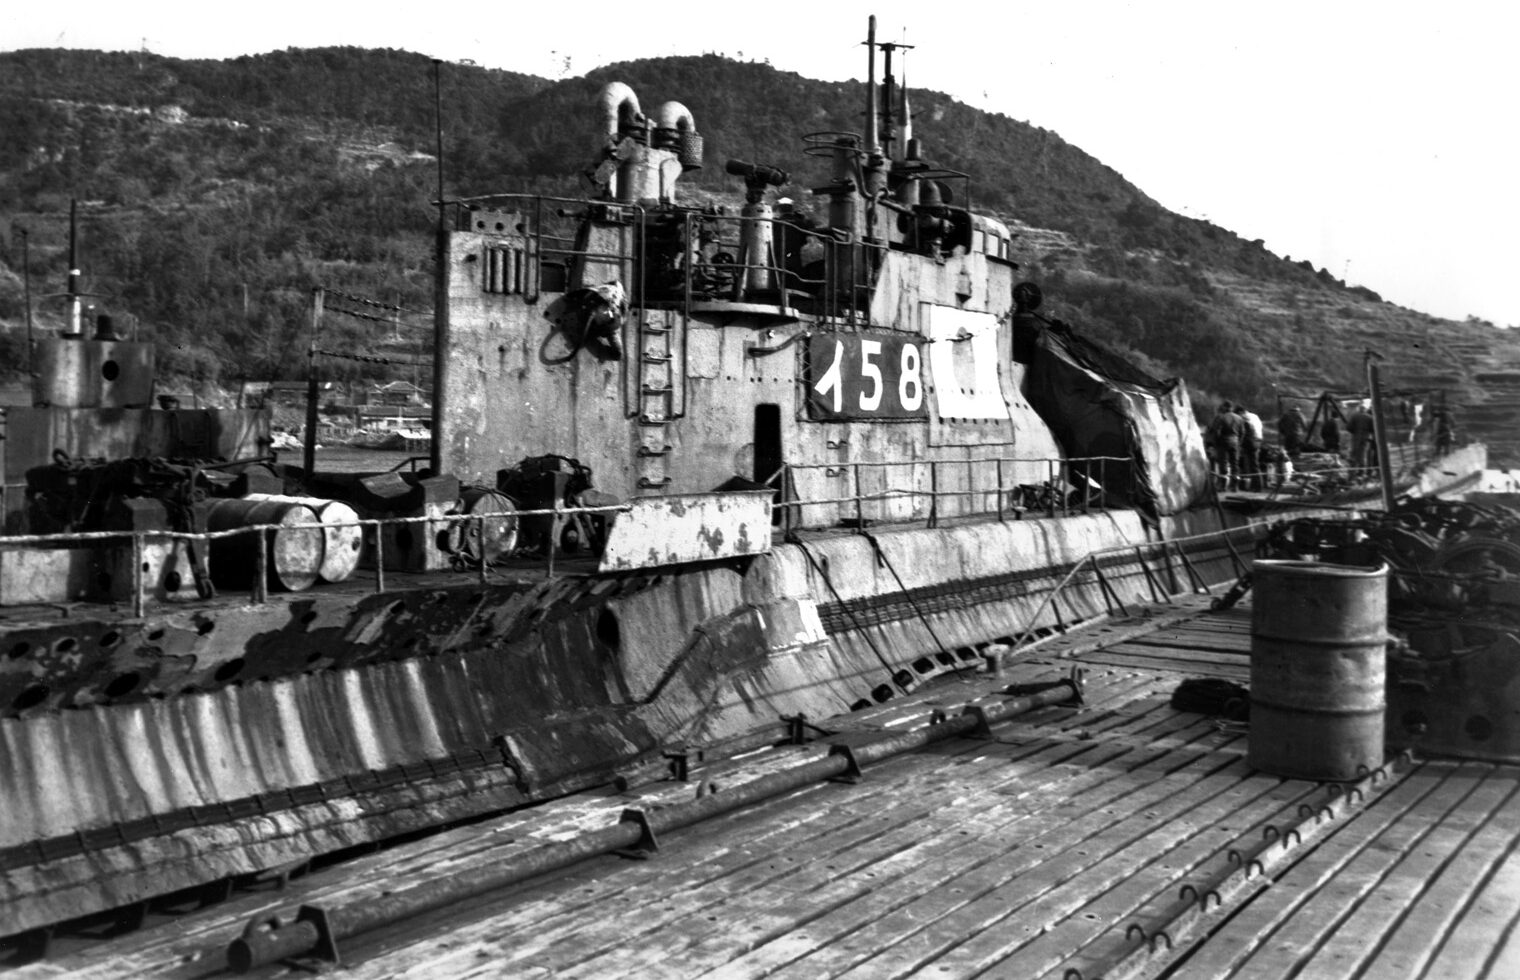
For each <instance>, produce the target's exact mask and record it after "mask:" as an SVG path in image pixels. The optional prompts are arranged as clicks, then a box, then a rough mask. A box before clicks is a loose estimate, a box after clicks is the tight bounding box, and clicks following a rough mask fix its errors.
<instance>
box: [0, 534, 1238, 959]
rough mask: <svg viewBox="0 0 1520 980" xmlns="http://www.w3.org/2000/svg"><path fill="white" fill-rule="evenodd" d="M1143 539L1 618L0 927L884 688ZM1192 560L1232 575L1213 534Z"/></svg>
mask: <svg viewBox="0 0 1520 980" xmlns="http://www.w3.org/2000/svg"><path fill="white" fill-rule="evenodd" d="M1143 537H1144V534H1143V532H1142V530H1141V528H1140V527H1139V523H1138V520H1137V519H1136V518H1135V517H1134V515H1132V514H1115V515H1103V516H1094V517H1091V518H1073V519H1067V520H1061V521H1029V522H1010V523H1008V524H997V523H990V524H984V525H977V526H968V527H961V528H952V529H940V530H935V531H928V530H920V531H904V532H897V533H894V534H883V535H881V536H879V537H877V538H876V539H875V541H874V543H873V541H872V539H869V538H866V537H864V536H860V535H855V536H848V537H838V538H831V539H825V540H821V541H819V542H817V543H810V544H807V545H799V546H784V547H781V548H778V549H776V550H775V551H774V552H773V553H771V554H769V555H765V556H761V557H759V558H755V559H752V560H749V561H740V562H727V563H718V564H714V565H708V566H701V567H691V566H689V567H687V568H684V569H681V570H678V571H674V572H672V573H670V574H667V575H664V576H660V577H659V578H657V579H656V578H653V577H646V576H638V575H633V576H626V577H620V578H613V579H584V578H579V577H570V578H561V579H557V580H552V581H548V582H543V581H540V582H538V583H511V584H492V585H487V586H485V587H481V586H480V585H478V584H475V583H470V584H465V583H466V582H467V581H468V580H467V579H466V578H465V577H464V576H460V579H461V580H462V581H461V584H457V585H455V586H452V587H449V588H430V589H415V590H411V591H399V592H393V593H389V594H385V595H371V596H367V597H355V596H354V595H352V594H350V595H348V596H346V597H345V596H342V595H331V594H327V595H323V594H318V593H304V594H301V595H300V596H290V597H287V598H285V599H284V600H282V601H280V602H278V603H275V604H271V605H269V606H250V607H243V608H240V609H234V610H219V611H218V612H216V613H215V614H213V613H211V612H207V611H195V612H186V613H182V614H178V615H172V616H167V617H162V618H153V619H149V620H147V621H145V622H143V623H141V624H138V625H137V626H135V627H125V626H124V625H123V624H121V623H116V624H115V625H114V626H112V627H110V630H109V631H110V632H114V633H115V634H116V635H115V636H111V637H107V636H106V635H105V631H106V630H107V627H106V624H104V623H98V622H97V623H69V624H68V625H67V626H61V625H60V624H56V623H54V624H46V625H44V624H37V625H36V626H34V627H33V628H32V629H30V630H26V631H13V632H11V633H10V634H9V635H8V636H7V637H6V643H7V644H12V645H13V644H16V643H28V644H29V645H31V646H35V647H37V648H38V649H48V650H49V651H50V654H49V656H48V657H47V658H43V659H34V658H27V660H26V661H24V662H25V663H26V664H28V665H29V671H30V672H31V674H32V676H18V674H20V671H19V670H18V669H17V668H18V666H19V665H20V664H21V663H23V661H19V660H17V659H15V658H6V659H5V661H4V662H3V666H4V667H5V668H9V669H8V670H7V671H6V673H8V674H9V675H10V676H9V677H6V675H5V674H0V678H4V679H5V680H6V681H8V682H9V683H8V686H7V693H8V694H9V695H10V698H11V700H10V701H9V702H8V703H11V704H14V703H15V702H14V698H15V697H17V693H16V692H18V691H19V692H20V693H25V692H27V691H35V690H36V689H37V688H38V687H39V683H40V682H39V680H38V678H37V676H35V672H37V671H43V670H49V671H52V673H53V676H52V677H50V678H49V679H50V680H52V681H54V682H55V684H45V683H42V684H41V686H45V687H47V691H46V693H45V695H36V694H33V695H30V697H31V698H32V700H33V701H34V703H33V704H32V705H31V706H30V707H28V708H26V709H24V710H19V711H12V712H10V713H11V714H12V715H13V717H7V718H4V719H0V745H3V750H4V752H5V755H6V757H7V758H9V759H10V760H13V761H12V764H11V765H10V766H9V767H8V768H7V769H6V770H5V771H4V772H0V783H3V785H0V796H3V797H4V798H5V799H7V800H10V801H15V804H14V805H11V806H7V807H6V808H5V810H4V811H3V812H0V903H3V904H0V907H3V908H4V910H5V911H4V913H3V916H0V934H11V933H15V932H20V931H22V930H25V929H29V928H33V927H36V926H39V925H44V924H48V923H51V922H56V921H59V920H62V919H66V918H70V917H73V916H78V915H81V914H84V913H87V912H90V911H93V910H97V909H103V908H110V907H114V906H118V905H122V904H127V903H130V902H133V901H138V900H141V899H142V898H145V897H148V896H150V895H152V894H156V893H162V892H165V891H169V890H174V889H177V888H183V887H188V886H191V885H197V884H202V883H206V882H209V881H214V880H216V879H218V878H221V877H224V876H227V875H231V874H236V873H243V872H249V871H255V870H259V869H262V868H267V867H272V866H276V865H279V864H282V863H287V862H290V861H294V860H300V859H302V858H304V857H307V856H310V855H311V854H312V853H316V852H322V851H326V850H331V849H336V848H341V847H346V846H351V845H353V844H356V843H360V842H363V841H366V840H375V839H380V838H384V837H387V836H391V835H393V834H396V833H399V832H404V831H407V830H412V829H417V828H419V827H421V826H426V825H429V824H436V823H439V822H444V821H447V820H451V819H457V818H460V817H463V816H467V815H471V814H475V813H481V812H488V811H491V810H497V809H501V808H504V807H509V806H512V805H514V804H517V803H520V802H523V801H525V800H530V799H537V798H543V797H547V796H551V795H555V794H558V793H563V792H565V791H567V790H570V789H574V788H577V787H584V786H589V785H594V784H597V783H600V782H605V781H607V780H608V779H610V778H612V777H613V776H614V775H615V774H616V772H617V771H618V770H619V769H622V768H626V767H629V766H633V765H638V764H640V763H647V762H649V761H651V760H654V759H658V757H659V753H660V751H661V750H662V749H664V748H666V747H668V746H671V745H674V744H685V743H695V744H700V743H702V742H705V741H710V740H716V739H721V738H725V737H729V736H733V735H737V734H739V733H741V732H744V731H749V730H751V729H754V728H756V727H759V726H764V725H769V724H774V723H775V722H776V720H777V718H778V717H779V716H780V715H782V714H793V713H796V712H799V711H800V712H804V713H806V714H808V715H810V716H813V717H820V716H825V715H828V714H831V713H836V712H838V711H841V710H847V709H848V708H850V707H851V706H855V705H861V704H872V703H876V702H879V701H881V700H885V699H889V698H891V697H893V696H894V695H896V694H897V693H899V692H901V691H905V690H908V689H911V687H912V686H913V685H915V684H916V683H917V682H918V681H919V680H920V679H922V678H924V677H928V676H932V675H934V674H936V673H939V672H942V671H944V670H947V669H953V668H961V667H962V666H963V665H964V664H967V663H971V662H973V661H975V660H976V654H975V651H974V649H973V647H974V646H975V645H976V644H979V643H982V642H985V641H986V640H988V639H991V638H994V637H998V636H1006V635H1007V634H1010V633H1012V632H1013V631H1014V630H1016V629H1017V628H1018V627H1019V626H1021V625H1022V624H1023V623H1024V622H1026V621H1027V620H1028V619H1029V617H1030V616H1032V615H1034V614H1035V613H1036V612H1038V611H1039V609H1040V598H1041V596H1042V595H1043V593H1045V592H1046V591H1048V590H1049V589H1050V588H1051V587H1052V586H1053V585H1054V584H1055V582H1056V581H1057V580H1059V579H1060V578H1061V577H1062V576H1063V575H1064V574H1065V571H1066V570H1067V569H1068V568H1069V567H1070V565H1072V564H1073V563H1075V562H1077V561H1078V560H1080V559H1081V558H1082V557H1083V556H1084V555H1086V554H1087V553H1088V552H1090V551H1093V550H1096V549H1097V548H1099V547H1102V546H1105V545H1109V544H1113V543H1116V542H1119V541H1123V540H1134V541H1139V540H1143ZM1035 556H1042V557H1040V558H1038V559H1036V557H1035ZM1194 564H1195V565H1196V567H1197V568H1199V569H1200V570H1202V571H1203V572H1204V573H1206V574H1207V575H1208V576H1209V577H1210V578H1211V579H1212V580H1214V581H1219V580H1222V579H1225V578H1228V577H1230V576H1231V575H1232V574H1233V567H1234V566H1233V563H1232V560H1231V556H1230V554H1229V552H1228V551H1227V550H1226V549H1225V548H1224V547H1222V546H1220V545H1218V544H1215V545H1213V546H1212V547H1211V548H1210V549H1209V550H1208V551H1207V552H1203V551H1200V552H1197V553H1195V555H1194ZM1155 574H1156V573H1155V572H1154V571H1152V570H1145V569H1142V568H1141V567H1140V565H1139V564H1137V563H1130V564H1127V565H1126V564H1125V563H1122V562H1120V563H1115V564H1111V565H1109V566H1108V567H1107V569H1106V570H1105V571H1104V573H1103V579H1104V581H1102V582H1100V581H1099V580H1098V578H1097V576H1096V575H1090V576H1085V578H1084V581H1081V582H1078V583H1076V584H1075V586H1074V587H1071V588H1069V589H1068V590H1067V591H1066V598H1065V599H1063V601H1062V603H1061V605H1060V607H1059V608H1055V609H1047V610H1046V611H1045V612H1044V613H1043V614H1042V618H1043V619H1045V620H1046V621H1047V622H1050V623H1054V622H1056V621H1058V620H1060V621H1070V620H1071V619H1075V618H1085V617H1089V616H1092V615H1097V614H1101V613H1103V612H1104V611H1105V610H1106V609H1107V608H1109V604H1110V602H1111V601H1112V599H1111V598H1110V596H1112V595H1115V594H1117V595H1125V596H1129V597H1131V598H1135V597H1139V596H1141V595H1146V594H1149V593H1150V592H1151V591H1152V589H1153V587H1154V586H1153V580H1154V576H1155ZM1181 580H1182V581H1186V577H1185V576H1183V577H1182V578H1181ZM815 597H817V598H815ZM820 600H821V601H820ZM275 610H280V613H278V614H277V615H272V612H273V611H275ZM276 618H278V619H279V625H278V626H277V627H274V628H271V622H272V620H274V619H276ZM208 624H209V626H208ZM92 631H101V632H92ZM23 636H25V637H26V638H25V639H22V638H21V637H23ZM69 639H73V641H74V644H73V646H72V647H70V648H69V650H68V651H63V652H60V649H61V647H62V646H67V644H66V642H65V641H67V640H69ZM106 640H109V642H103V641H106ZM907 651H914V653H912V654H911V655H910V654H907V653H906V652H907ZM70 653H72V654H74V656H72V657H71V656H70ZM123 670H125V671H127V672H130V673H134V674H137V675H138V680H137V682H136V683H135V684H134V685H132V686H131V688H130V690H128V689H127V685H126V684H125V683H124V682H122V683H117V682H118V681H119V678H120V677H121V676H123V674H122V673H120V672H121V671H123ZM113 683H117V687H116V688H114V689H113V687H112V684H113ZM113 691H114V692H115V693H114V695H113ZM547 706H553V708H552V710H550V709H549V708H548V707H547Z"/></svg>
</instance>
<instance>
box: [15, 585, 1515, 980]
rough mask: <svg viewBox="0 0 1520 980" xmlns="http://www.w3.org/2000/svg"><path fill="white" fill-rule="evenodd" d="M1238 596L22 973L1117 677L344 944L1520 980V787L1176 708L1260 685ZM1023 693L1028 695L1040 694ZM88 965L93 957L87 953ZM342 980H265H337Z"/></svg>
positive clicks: (291, 971) (501, 849) (687, 965)
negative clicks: (1300, 749)
mask: <svg viewBox="0 0 1520 980" xmlns="http://www.w3.org/2000/svg"><path fill="white" fill-rule="evenodd" d="M1207 598H1208V597H1201V598H1189V599H1185V600H1179V602H1178V603H1177V604H1176V605H1171V606H1162V607H1159V608H1153V609H1151V610H1146V611H1143V612H1141V613H1139V614H1138V615H1136V616H1134V617H1131V618H1128V619H1123V620H1119V619H1115V620H1110V621H1107V622H1103V623H1096V624H1091V625H1089V626H1087V627H1085V628H1082V629H1077V630H1073V631H1072V632H1070V633H1068V634H1066V635H1064V636H1062V637H1059V638H1057V639H1056V640H1054V641H1052V642H1047V643H1045V644H1043V645H1041V646H1040V647H1038V648H1036V649H1035V650H1033V651H1032V652H1031V653H1029V654H1027V655H1024V656H1022V657H1021V658H1019V659H1018V660H1017V661H1016V662H1015V663H1013V664H1011V665H1008V666H1006V667H1005V668H1004V669H1003V671H1002V673H1001V674H1000V675H999V676H996V677H994V676H991V675H989V674H986V673H970V672H967V673H964V674H962V675H960V676H952V677H948V678H944V679H942V680H940V681H937V682H934V683H932V684H930V685H927V686H925V687H924V688H923V689H921V690H920V691H918V692H916V693H915V694H914V695H912V696H908V697H902V698H897V699H894V700H893V701H889V702H887V703H886V704H884V705H880V706H878V707H876V708H873V709H869V710H864V711H860V712H856V713H854V714H851V715H847V716H843V717H841V718H837V719H832V720H830V721H827V722H821V723H820V725H821V727H823V728H826V729H829V730H830V731H832V732H834V733H835V734H834V735H833V736H830V737H828V738H820V739H819V740H818V741H815V742H812V743H809V744H804V745H797V746H781V747H774V748H766V749H763V750H760V751H756V752H752V753H749V754H747V755H744V756H742V757H739V758H735V759H729V760H724V761H721V762H719V761H710V762H708V763H706V764H703V765H701V766H699V767H697V768H696V769H695V771H694V772H693V774H692V777H691V779H692V781H691V782H677V781H675V780H674V779H664V780H660V781H655V782H650V783H647V784H645V785H639V786H634V787H631V788H628V789H626V790H623V791H617V790H613V789H609V790H608V791H606V792H601V793H586V794H580V795H578V796H575V797H570V798H566V799H564V800H560V801H556V802H554V803H551V804H546V805H543V806H539V807H534V808H532V809H528V810H524V811H520V812H517V813H513V814H510V815H506V816H502V817H498V818H493V819H490V820H486V821H482V822H478V823H475V824H472V825H470V826H465V827H457V828H454V829H451V830H448V831H445V832H442V833H439V834H435V835H433V836H429V837H425V838H422V839H420V840H415V841H412V842H410V843H406V844H401V845H398V846H394V847H391V848H389V849H387V850H385V851H381V852H378V853H374V854H370V855H368V856H364V857H359V858H356V859H353V860H349V861H346V862H344V863H342V864H339V865H334V866H332V867H328V868H325V869H323V870H320V871H315V872H312V873H310V874H307V875H305V876H304V877H300V878H297V879H295V880H292V881H291V882H290V883H289V884H288V886H286V887H285V888H283V889H280V890H275V889H271V890H268V891H255V892H249V893H245V894H242V895H239V896H238V897H236V898H234V899H232V900H231V901H228V902H225V903H222V904H219V905H216V906H213V907H210V908H207V909H203V910H186V911H184V912H183V913H181V914H175V915H172V916H171V915H158V916H157V917H155V919H154V924H153V925H151V927H149V928H145V929H142V930H139V931H136V932H133V933H131V934H128V935H126V936H123V937H120V938H118V939H110V940H104V941H95V942H92V944H91V945H89V946H87V947H84V948H81V949H80V951H79V952H78V953H77V954H74V955H64V956H61V957H55V958H54V959H52V960H49V961H47V962H43V963H39V964H35V965H33V966H31V967H26V968H22V969H20V970H18V971H15V975H16V976H18V977H51V976H61V975H69V976H83V977H106V976H123V975H132V976H158V977H179V978H190V977H205V976H216V975H221V974H222V973H223V972H224V970H225V953H224V951H225V948H226V945H227V943H228V942H229V941H230V940H232V939H233V938H234V937H236V936H237V935H238V934H239V932H240V931H241V930H242V929H243V927H244V924H245V923H246V922H248V921H249V920H250V919H252V918H254V917H255V916H258V915H267V914H270V913H273V912H277V911H278V912H283V913H287V914H288V913H289V912H290V911H292V910H294V909H295V908H296V907H297V906H299V905H302V904H314V905H331V904H339V905H341V904H344V903H364V902H384V901H386V900H387V899H388V898H389V897H391V896H393V895H394V894H396V893H398V892H401V891H404V890H406V889H409V888H414V887H419V886H421V885H425V884H426V883H427V882H429V881H435V880H437V879H440V878H443V877H447V876H449V875H450V874H452V873H455V872H457V871H460V870H465V869H470V868H476V867H480V866H482V865H483V864H486V863H489V862H496V861H503V860H507V859H510V858H511V857H512V856H514V855H521V854H524V853H531V852H533V851H534V849H535V848H542V847H543V846H544V845H545V844H547V843H549V842H553V841H563V840H567V839H571V838H573V837H574V836H575V835H576V834H577V833H580V832H582V831H584V830H588V829H595V828H598V827H604V826H606V825H608V824H610V823H614V822H616V821H617V820H618V818H619V815H620V814H621V813H622V812H623V810H624V809H625V808H628V807H639V808H645V809H653V808H658V807H661V806H666V805H669V804H672V803H676V802H679V801H682V800H687V799H690V798H692V796H693V795H694V794H696V793H698V792H712V791H714V790H713V788H714V786H716V792H718V793H723V792H730V791H732V790H733V788H735V787H738V786H742V785H743V784H745V783H746V782H747V781H750V780H753V779H756V778H758V777H760V776H762V775H765V774H767V773H775V772H780V771H783V770H786V769H788V768H789V767H792V766H795V765H797V764H798V763H800V762H802V761H805V760H809V759H817V758H819V757H820V756H822V755H824V754H825V753H826V752H827V751H828V749H827V743H829V742H839V741H842V742H844V743H854V744H865V743H867V742H869V741H870V740H871V739H873V738H879V737H880V736H882V735H883V734H886V733H898V732H903V731H908V730H911V729H914V728H916V727H918V726H923V725H926V724H929V723H930V721H931V720H932V717H931V713H932V712H934V711H942V712H946V713H948V714H955V713H957V712H959V711H960V710H961V709H962V708H963V707H964V706H966V705H968V704H985V703H990V702H991V701H995V700H996V699H998V698H1003V697H1009V696H1011V694H1010V692H1008V691H1007V688H1008V686H1009V685H1019V690H1027V689H1032V687H1031V686H1034V685H1040V684H1045V683H1055V682H1057V681H1059V680H1060V679H1061V678H1063V677H1065V676H1067V674H1068V671H1069V670H1070V668H1071V667H1073V666H1079V667H1081V668H1083V669H1085V671H1086V689H1085V699H1084V702H1083V703H1082V704H1081V705H1079V706H1076V705H1058V706H1051V707H1044V708H1040V709H1038V710H1036V711H1034V712H1032V713H1029V714H1025V715H1021V716H1019V717H1018V718H1015V719H1014V720H1012V721H1008V722H1005V723H1002V724H997V725H995V726H994V727H992V728H991V730H990V735H988V734H984V735H983V736H982V737H958V738H950V739H946V740H943V741H939V742H936V743H934V744H931V745H929V746H927V747H924V748H922V749H919V750H917V751H913V752H907V753H905V754H901V755H897V756H894V757H892V758H890V759H887V760H885V761H882V762H879V763H876V764H874V765H869V766H866V767H865V768H864V771H863V777H864V778H863V779H861V780H860V781H859V782H856V783H847V782H839V781H834V782H819V783H814V784H811V785H807V786H805V787H802V788H799V789H796V790H793V791H790V792H786V793H784V794H782V795H779V796H775V797H773V798H771V799H769V800H766V801H764V802H760V803H758V804H756V805H753V806H749V807H745V808H742V809H738V810H735V811H733V812H730V813H728V814H725V815H723V816H720V817H717V818H715V819H712V820H708V821H706V822H703V823H699V824H695V825H693V826H691V827H688V828H686V829H683V830H680V831H677V832H675V833H671V834H667V835H664V836H662V837H661V838H660V840H659V841H658V843H659V849H658V851H656V852H655V853H654V854H652V855H650V856H649V857H648V859H646V860H633V859H630V858H628V857H622V856H616V855H610V854H609V855H603V856H598V857H593V858H591V859H589V860H586V861H583V862H582V863H580V864H577V865H575V866H573V867H571V868H569V869H568V870H563V871H559V872H555V873H552V874H549V875H543V876H540V877H538V878H534V879H531V880H527V881H524V882H522V883H520V884H516V885H512V886H509V887H506V888H502V889H499V890H497V891H495V892H490V893H487V894H485V895H482V896H478V897H475V898H472V899H469V900H467V901H464V902H459V903H456V904H453V905H449V906H447V907H445V908H439V909H435V910H433V911H429V912H425V913H423V914H420V915H416V916H414V917H411V918H409V919H407V920H405V921H403V922H400V923H399V924H396V925H393V926H391V927H388V928H386V929H383V930H380V931H378V932H377V933H373V934H369V935H364V936H358V937H353V938H351V939H348V940H346V941H345V942H344V943H343V944H342V945H341V948H340V954H341V956H342V961H343V966H342V967H341V971H340V972H341V975H342V976H344V977H352V978H355V980H360V978H363V980H370V978H375V980H378V978H392V977H417V978H421V977H480V978H484V977H523V978H535V977H556V978H559V977H565V978H574V977H585V978H601V977H640V978H643V977H671V978H687V977H721V978H728V977H736V978H737V977H783V978H799V980H801V978H809V980H811V978H822V977H828V978H843V977H851V978H856V977H859V978H884V977H906V976H915V975H916V976H924V977H1006V978H1015V980H1019V978H1035V977H1051V978H1092V977H1109V978H1116V977H1126V976H1147V977H1154V976H1176V977H1220V978H1223V977H1368V978H1378V980H1381V978H1384V977H1451V978H1471V977H1485V976H1486V977H1495V978H1508V977H1517V976H1520V929H1517V925H1520V856H1517V853H1516V851H1517V847H1520V799H1517V792H1520V768H1517V767H1507V766H1494V765H1489V764H1477V763H1468V762H1454V761H1446V762H1442V761H1421V760H1406V761H1403V762H1396V763H1392V764H1390V765H1389V766H1387V767H1385V769H1384V770H1380V771H1379V772H1378V773H1374V774H1370V775H1369V776H1368V777H1367V778H1366V779H1365V780H1363V781H1361V782H1360V783H1358V784H1356V785H1354V786H1351V787H1345V788H1343V787H1339V786H1327V785H1324V784H1317V783H1313V782H1308V781H1303V780H1292V779H1281V778H1278V777H1275V776H1270V775H1267V774H1264V773H1260V772H1255V771H1253V770H1252V769H1251V768H1250V767H1249V766H1248V765H1247V764H1246V761H1245V751H1246V744H1247V739H1248V738H1249V732H1248V730H1247V728H1246V726H1244V725H1241V724H1239V723H1231V722H1225V721H1221V720H1218V719H1215V718H1212V717H1209V716H1205V715H1200V714H1193V713H1188V712H1182V711H1178V710H1176V709H1173V708H1172V707H1171V706H1170V704H1169V698H1170V695H1171V692H1172V691H1173V690H1174V689H1175V688H1176V686H1177V684H1178V683H1180V681H1181V680H1183V679H1184V678H1187V677H1198V676H1207V677H1222V678H1227V679H1232V680H1236V681H1239V682H1241V683H1244V682H1245V681H1246V680H1247V678H1248V676H1249V649H1250V640H1249V630H1250V619H1249V610H1248V609H1247V608H1245V607H1241V608H1237V609H1233V610H1225V611H1220V612H1214V611H1210V610H1209V609H1208V606H1207ZM1012 693H1017V691H1015V692H1012ZM62 941H63V942H65V943H66V942H67V940H66V939H64V940H62ZM312 965H313V963H312V961H309V960H308V961H303V962H299V963H295V964H289V963H285V964H276V965H273V966H268V967H263V968H260V969H259V970H258V971H257V975H260V976H284V975H292V976H301V975H306V973H307V971H308V970H309V969H310V967H311V966H312Z"/></svg>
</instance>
